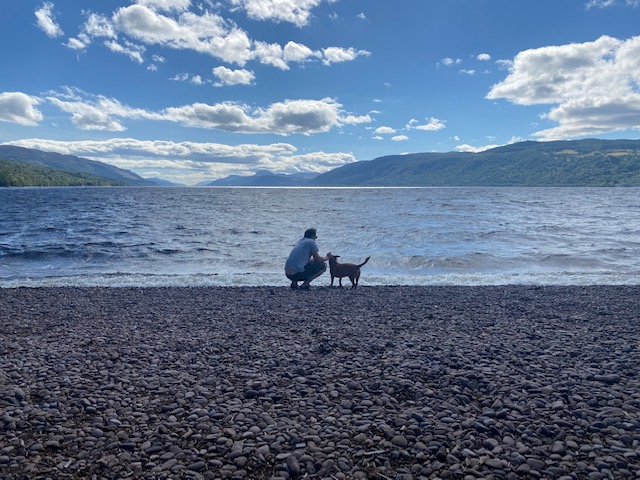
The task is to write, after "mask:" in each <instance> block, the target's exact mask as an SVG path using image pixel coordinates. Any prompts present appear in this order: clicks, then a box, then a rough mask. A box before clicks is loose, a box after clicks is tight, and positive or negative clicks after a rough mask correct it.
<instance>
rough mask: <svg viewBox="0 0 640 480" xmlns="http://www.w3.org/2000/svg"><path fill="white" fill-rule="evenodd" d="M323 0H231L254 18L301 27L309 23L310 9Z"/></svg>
mask: <svg viewBox="0 0 640 480" xmlns="http://www.w3.org/2000/svg"><path fill="white" fill-rule="evenodd" d="M322 1H323V0H231V3H232V4H233V5H236V6H238V7H240V8H242V9H243V10H245V11H246V12H247V15H248V16H249V17H250V18H253V19H256V20H273V21H276V22H280V21H283V22H290V23H293V24H294V25H297V26H299V27H302V26H304V25H306V24H307V23H309V18H310V16H311V10H312V9H313V8H315V7H317V6H318V5H320V4H321V3H322Z"/></svg>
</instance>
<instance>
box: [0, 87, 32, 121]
mask: <svg viewBox="0 0 640 480" xmlns="http://www.w3.org/2000/svg"><path fill="white" fill-rule="evenodd" d="M40 102H41V101H40V99H39V98H36V97H32V96H30V95H27V94H25V93H22V92H2V93H0V121H2V122H9V123H17V124H19V125H28V126H33V125H37V124H38V122H40V121H41V120H42V113H41V112H40V111H39V110H38V109H37V108H36V105H38V104H39V103H40Z"/></svg>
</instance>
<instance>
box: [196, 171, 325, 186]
mask: <svg viewBox="0 0 640 480" xmlns="http://www.w3.org/2000/svg"><path fill="white" fill-rule="evenodd" d="M318 175H319V174H317V173H293V174H290V175H286V174H277V173H273V172H270V171H268V170H258V171H257V172H256V173H255V174H254V175H248V176H246V175H230V176H228V177H224V178H221V179H219V180H214V181H212V182H201V183H199V184H198V185H199V186H207V187H304V186H307V185H309V183H310V182H311V181H312V180H313V179H315V178H316V177H317V176H318Z"/></svg>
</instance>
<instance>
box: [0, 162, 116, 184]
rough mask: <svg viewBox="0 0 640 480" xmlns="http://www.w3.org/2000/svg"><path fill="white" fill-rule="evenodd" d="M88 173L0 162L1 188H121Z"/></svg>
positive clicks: (31, 164)
mask: <svg viewBox="0 0 640 480" xmlns="http://www.w3.org/2000/svg"><path fill="white" fill-rule="evenodd" d="M121 185H125V184H124V183H118V182H112V181H110V180H105V179H104V178H100V177H97V176H95V175H89V174H87V173H69V172H65V171H63V170H58V169H55V168H50V167H44V166H42V165H38V164H35V163H29V162H17V161H15V160H0V187H62V186H64V187H75V186H100V187H103V186H121Z"/></svg>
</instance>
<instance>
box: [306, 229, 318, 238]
mask: <svg viewBox="0 0 640 480" xmlns="http://www.w3.org/2000/svg"><path fill="white" fill-rule="evenodd" d="M315 237H317V235H316V229H315V228H307V230H306V231H305V232H304V238H315Z"/></svg>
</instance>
